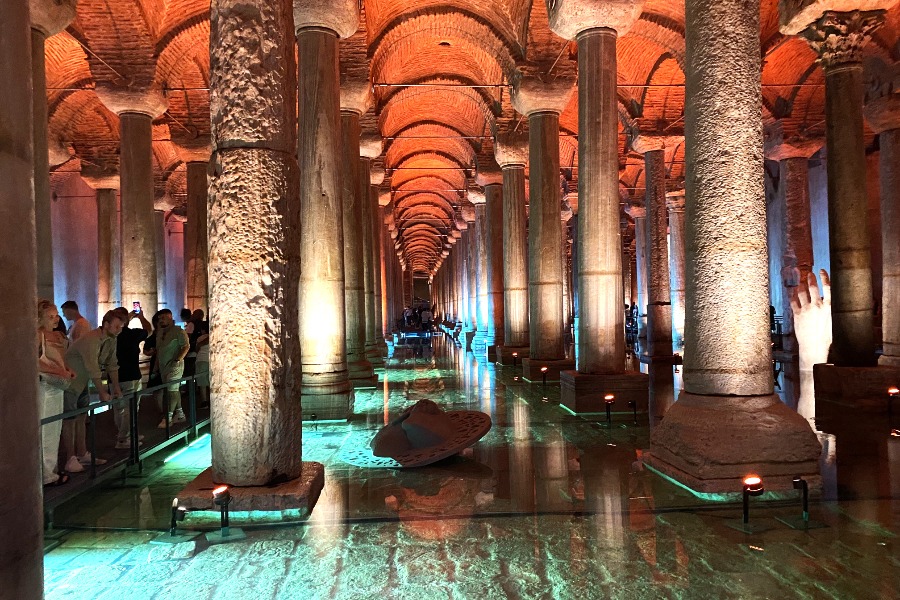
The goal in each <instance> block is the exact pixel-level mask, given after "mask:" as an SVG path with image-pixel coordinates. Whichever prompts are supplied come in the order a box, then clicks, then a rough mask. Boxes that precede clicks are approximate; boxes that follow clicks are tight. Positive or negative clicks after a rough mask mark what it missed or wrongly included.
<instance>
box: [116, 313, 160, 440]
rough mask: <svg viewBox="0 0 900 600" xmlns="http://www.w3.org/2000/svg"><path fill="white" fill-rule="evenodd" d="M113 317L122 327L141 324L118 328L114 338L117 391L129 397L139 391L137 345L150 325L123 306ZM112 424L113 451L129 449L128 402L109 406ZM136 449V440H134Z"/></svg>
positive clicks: (140, 315)
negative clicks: (114, 446) (117, 318)
mask: <svg viewBox="0 0 900 600" xmlns="http://www.w3.org/2000/svg"><path fill="white" fill-rule="evenodd" d="M115 313H116V314H117V315H118V316H119V317H120V318H121V319H122V322H123V323H131V321H132V320H133V319H137V320H138V321H140V323H141V327H140V329H138V328H131V327H128V326H127V325H126V326H125V327H124V328H122V332H121V333H120V334H119V337H118V338H116V360H117V361H118V363H119V389H121V390H122V393H123V394H125V395H128V394H133V393H135V392H139V391H140V390H141V364H140V358H141V357H140V352H141V343H142V342H144V341H145V340H146V339H147V337H148V336H149V335H150V332H151V331H153V329H152V326H151V325H150V322H149V321H148V320H147V318H146V317H145V316H144V313H143V312H140V311H132V312H128V309H126V308H125V307H124V306H120V307H119V308H117V309H115ZM140 401H141V399H140V396H138V398H137V404H136V408H137V407H140ZM113 420H114V421H115V424H116V432H117V433H116V448H117V449H119V450H123V449H126V448H129V449H130V448H131V401H130V399H125V400H121V401H119V402H118V403H117V404H116V405H115V406H113ZM138 445H140V440H138Z"/></svg>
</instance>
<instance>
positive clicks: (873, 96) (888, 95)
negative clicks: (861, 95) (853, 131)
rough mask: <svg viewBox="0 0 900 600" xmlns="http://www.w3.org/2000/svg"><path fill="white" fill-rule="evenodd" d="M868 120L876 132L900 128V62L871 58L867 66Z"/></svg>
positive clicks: (866, 110) (866, 107)
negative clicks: (889, 62)
mask: <svg viewBox="0 0 900 600" xmlns="http://www.w3.org/2000/svg"><path fill="white" fill-rule="evenodd" d="M865 78H866V79H865V81H866V106H865V116H866V122H868V123H869V127H871V128H872V130H873V131H874V132H875V133H881V132H883V131H890V130H891V129H898V128H900V62H897V63H893V64H891V65H888V64H885V63H884V62H883V61H882V60H881V59H878V58H876V59H869V60H867V61H866V66H865Z"/></svg>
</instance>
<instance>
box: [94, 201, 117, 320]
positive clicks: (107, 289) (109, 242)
mask: <svg viewBox="0 0 900 600" xmlns="http://www.w3.org/2000/svg"><path fill="white" fill-rule="evenodd" d="M97 258H98V263H97V313H98V315H97V316H98V319H97V323H100V322H101V321H102V319H103V315H105V314H106V311H109V310H112V309H114V308H116V307H117V306H119V305H120V304H122V298H121V296H120V293H121V290H120V288H119V287H118V285H117V283H118V278H119V273H118V271H119V264H120V263H119V260H120V258H119V207H118V201H117V198H116V190H115V189H111V188H100V189H98V190H97Z"/></svg>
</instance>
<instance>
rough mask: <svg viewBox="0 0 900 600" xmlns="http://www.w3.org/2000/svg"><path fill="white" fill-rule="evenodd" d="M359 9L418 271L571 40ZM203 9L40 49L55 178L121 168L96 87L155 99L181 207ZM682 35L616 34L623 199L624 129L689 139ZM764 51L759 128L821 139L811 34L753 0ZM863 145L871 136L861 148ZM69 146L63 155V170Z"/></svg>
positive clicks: (394, 192) (497, 18)
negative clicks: (518, 90) (526, 85)
mask: <svg viewBox="0 0 900 600" xmlns="http://www.w3.org/2000/svg"><path fill="white" fill-rule="evenodd" d="M361 7H362V9H363V10H362V11H361V15H360V29H359V31H358V32H357V34H356V35H354V36H353V37H352V38H350V39H349V40H346V41H345V42H343V44H344V46H345V48H342V51H341V61H342V64H341V73H342V77H344V76H347V77H353V78H357V79H358V78H363V79H364V78H368V79H369V81H370V82H371V83H372V85H373V90H374V100H375V103H374V104H375V105H374V108H373V110H371V111H369V112H367V113H366V114H364V115H363V117H362V119H361V126H362V130H363V132H364V133H366V134H378V135H380V136H381V137H382V139H383V148H384V153H383V154H382V156H381V157H379V158H378V159H376V161H375V164H376V166H382V165H383V166H384V167H385V169H386V175H387V177H386V179H385V183H384V184H382V185H383V189H382V192H383V193H384V194H386V195H387V197H388V198H390V199H391V200H393V202H392V203H391V205H390V206H391V207H392V210H393V211H394V214H393V219H394V221H395V222H396V223H397V225H398V231H397V236H396V239H397V240H398V241H399V246H400V252H401V254H403V256H404V257H405V259H406V262H407V264H408V265H409V266H410V268H412V269H414V270H415V271H416V272H419V273H425V274H427V273H428V272H429V270H430V269H432V268H433V267H434V265H435V264H438V262H439V261H440V260H441V253H442V252H443V249H444V247H445V246H444V243H445V242H444V241H445V239H446V237H447V236H448V235H451V233H452V232H453V230H454V229H455V228H457V227H458V226H459V223H460V220H461V217H460V215H461V213H462V211H463V205H465V204H466V202H467V201H466V200H465V198H466V192H465V190H466V189H467V188H468V187H469V186H471V185H472V184H473V181H472V180H473V177H474V175H475V172H476V170H475V163H476V157H479V156H482V155H485V156H486V155H487V154H490V153H491V151H492V148H493V146H492V144H491V138H492V136H493V135H495V134H496V133H498V132H505V131H508V130H518V131H520V132H523V133H524V132H527V119H525V118H524V117H522V116H520V115H518V114H516V113H515V111H514V110H513V108H512V105H511V102H510V87H509V86H510V85H511V84H513V83H515V82H516V81H518V79H519V78H520V77H522V76H524V75H529V74H531V75H533V74H535V73H537V74H540V75H542V76H550V77H557V76H572V75H574V74H575V73H576V71H577V45H576V44H574V43H571V42H569V41H567V40H562V39H560V38H558V37H557V36H556V35H555V34H553V33H552V32H551V31H550V29H549V26H548V23H547V14H546V4H545V3H544V2H543V1H541V0H538V1H532V0H480V1H479V2H473V1H471V0H420V1H417V2H409V1H408V0H363V1H362V2H361ZM209 11H210V5H209V2H208V0H79V2H78V5H77V15H76V19H75V21H74V22H73V23H72V24H71V25H70V27H69V28H68V29H67V30H66V31H64V32H62V33H60V34H57V35H56V36H53V37H51V38H50V39H49V40H48V41H47V45H46V66H47V68H46V71H47V88H48V89H47V100H48V112H49V119H50V123H49V125H50V127H49V130H50V138H51V147H53V148H54V149H55V150H54V151H55V156H56V158H57V159H58V160H57V161H56V162H54V165H57V166H56V168H57V169H58V170H59V171H60V173H66V174H70V173H71V172H72V169H73V168H75V169H78V168H81V167H82V166H83V167H84V168H86V169H93V170H98V169H99V170H106V171H110V172H116V171H117V170H118V145H119V125H118V117H117V116H116V115H115V114H113V113H111V112H110V111H109V110H107V108H106V107H105V106H104V105H103V104H102V103H101V102H100V99H99V97H98V96H97V94H96V93H95V91H94V90H95V88H96V87H98V85H99V86H104V85H105V86H126V87H129V88H131V89H145V88H150V87H153V88H156V89H159V90H163V91H164V93H165V95H166V99H167V102H168V110H167V112H166V113H165V114H164V115H163V116H161V117H160V118H158V119H157V120H156V121H155V122H154V128H153V139H154V141H153V152H154V168H155V171H156V173H155V181H156V193H157V196H158V203H157V204H158V206H162V207H165V208H166V209H167V210H168V209H171V208H174V210H175V211H176V213H178V211H180V210H183V196H184V163H183V162H181V160H180V159H179V150H178V146H177V145H178V144H197V145H203V144H205V143H208V138H209V135H210V128H209V94H208V89H207V88H208V85H209V53H208V46H209ZM885 21H886V22H885V25H884V26H883V27H881V28H880V29H879V30H877V31H876V32H875V34H874V35H873V37H872V40H871V42H870V43H869V44H868V45H867V47H866V49H865V52H866V54H867V56H868V57H878V58H879V59H880V60H882V61H884V62H887V63H892V62H895V61H897V60H898V59H900V44H897V39H898V31H900V9H898V8H895V9H892V10H891V11H889V12H888V13H887V15H886V19H885ZM684 28H685V19H684V2H682V1H676V0H645V1H644V4H643V8H642V13H641V15H640V18H639V19H638V21H637V22H635V23H634V25H633V26H632V28H631V29H630V31H629V32H628V33H627V34H626V35H624V36H622V37H621V38H620V39H619V40H618V44H617V63H618V64H617V67H618V73H617V80H618V83H619V88H618V91H617V99H618V106H619V121H620V125H621V126H620V132H619V157H620V160H619V164H620V182H621V187H622V190H623V194H626V195H628V197H629V198H640V197H642V195H643V186H644V181H643V161H642V157H641V156H640V155H637V154H634V153H632V152H631V151H630V148H629V147H628V146H627V143H628V140H627V139H626V135H625V132H626V129H628V130H638V131H640V132H641V133H642V135H669V136H671V135H681V134H682V131H683V126H684V125H683V115H684V65H685V44H684ZM760 43H761V48H762V53H763V56H762V58H763V69H762V74H761V77H762V84H763V117H764V120H765V122H766V124H767V125H768V124H774V123H775V122H776V121H777V122H778V126H779V127H780V128H781V130H782V131H783V133H784V135H785V136H789V137H791V136H799V137H821V135H822V132H823V125H824V110H825V108H824V78H823V75H822V70H821V68H819V66H818V65H817V64H816V62H815V55H814V53H813V52H812V51H811V50H810V49H809V47H808V46H807V45H806V43H805V42H804V41H802V40H800V39H798V38H796V37H790V36H788V37H785V36H783V35H782V34H781V33H780V32H779V30H778V1H777V0H762V4H761V9H760ZM560 131H561V137H560V144H559V148H560V166H561V169H562V172H561V177H562V182H563V185H565V187H566V188H567V189H574V188H575V186H576V185H577V179H578V157H577V136H578V99H577V94H575V95H573V97H572V99H571V101H570V102H569V104H568V106H567V107H566V108H565V110H564V111H563V113H562V114H561V115H560ZM872 138H873V135H872V133H871V132H867V144H868V145H869V146H871V141H872ZM69 153H71V154H72V155H73V156H72V160H69V161H67V162H65V166H61V163H60V162H59V160H64V159H65V158H66V157H67V156H68V154H69ZM480 160H481V158H479V161H480ZM667 172H668V176H669V178H670V181H671V182H672V183H671V185H670V187H677V186H679V185H681V180H682V179H683V177H684V144H681V145H680V146H679V147H678V148H676V150H675V151H674V153H673V154H672V156H671V158H670V159H669V162H668V163H667ZM58 179H59V178H55V180H58ZM180 203H181V204H180ZM466 210H469V209H466Z"/></svg>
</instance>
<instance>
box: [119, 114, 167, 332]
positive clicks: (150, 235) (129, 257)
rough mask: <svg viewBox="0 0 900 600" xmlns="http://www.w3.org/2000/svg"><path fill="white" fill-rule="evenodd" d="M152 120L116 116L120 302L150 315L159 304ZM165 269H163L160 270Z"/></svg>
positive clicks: (134, 116)
mask: <svg viewBox="0 0 900 600" xmlns="http://www.w3.org/2000/svg"><path fill="white" fill-rule="evenodd" d="M151 122H152V119H151V118H150V116H149V115H146V114H143V113H135V112H123V113H122V114H121V115H119V129H120V132H121V152H120V156H119V169H120V181H121V186H122V187H121V198H122V209H121V210H122V218H121V226H122V299H123V301H125V302H134V301H138V302H140V303H141V307H142V309H143V311H144V312H147V313H149V314H151V315H152V314H153V313H155V312H156V310H157V306H158V304H159V287H158V277H159V272H158V268H157V262H158V261H159V256H158V255H157V242H156V240H157V235H162V234H161V233H159V234H157V230H158V229H159V227H161V225H160V224H159V222H158V221H157V220H156V219H155V218H154V214H153V213H154V211H153V149H152V142H151V140H152V135H151V134H152V130H151ZM163 268H165V267H163Z"/></svg>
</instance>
